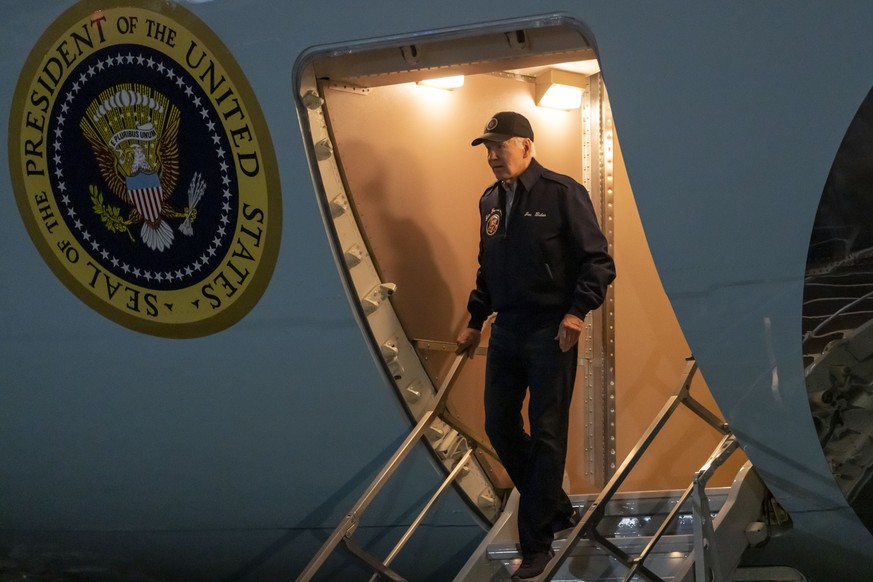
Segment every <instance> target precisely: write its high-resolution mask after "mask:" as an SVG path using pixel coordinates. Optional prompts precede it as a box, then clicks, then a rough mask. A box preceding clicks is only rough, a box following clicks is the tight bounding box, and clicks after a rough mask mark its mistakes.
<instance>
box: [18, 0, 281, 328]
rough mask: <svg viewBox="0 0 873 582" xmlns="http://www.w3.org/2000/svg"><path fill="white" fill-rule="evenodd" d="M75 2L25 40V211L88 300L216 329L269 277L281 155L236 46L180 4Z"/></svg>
mask: <svg viewBox="0 0 873 582" xmlns="http://www.w3.org/2000/svg"><path fill="white" fill-rule="evenodd" d="M139 4H140V3H137V2H129V3H125V4H123V5H122V4H120V3H118V4H115V3H113V2H100V3H93V2H92V3H83V4H79V5H76V6H75V7H73V8H71V9H70V10H69V11H67V12H66V13H65V14H63V15H62V16H61V17H60V18H59V19H58V20H57V21H56V22H55V23H54V25H53V26H52V27H51V28H50V29H49V30H48V31H47V32H46V33H45V34H44V35H43V37H42V38H41V39H40V40H39V41H38V43H37V45H36V47H35V48H34V49H33V51H32V53H31V56H30V58H29V59H28V61H27V64H26V65H25V67H24V70H23V72H22V75H21V77H20V79H19V83H18V87H17V89H16V95H15V99H14V103H15V104H16V105H15V109H13V112H12V116H11V123H10V138H9V141H10V147H9V152H10V169H11V173H12V177H13V183H14V186H15V195H16V199H17V202H18V207H19V210H20V212H21V215H22V218H23V219H24V223H25V225H26V227H27V229H28V232H29V233H30V236H31V238H32V239H33V241H34V243H35V244H36V246H37V248H38V249H39V251H40V253H41V255H42V257H43V258H44V260H45V261H46V262H47V263H48V265H49V266H50V267H51V269H52V271H53V272H54V273H55V274H56V275H57V276H58V277H59V278H60V279H61V280H62V281H63V282H64V284H65V285H66V286H67V287H68V288H69V289H70V290H71V291H72V292H73V293H75V294H76V295H77V296H78V297H79V298H81V299H82V300H83V301H84V302H85V303H87V304H88V305H90V306H91V307H93V308H94V309H96V310H97V311H99V312H100V313H102V314H103V315H105V316H106V317H108V318H110V319H112V320H114V321H116V322H118V323H120V324H122V325H124V326H126V327H129V328H131V329H134V330H137V331H141V332H145V333H150V334H155V335H162V336H168V337H194V336H201V335H206V334H209V333H214V332H217V331H220V330H222V329H224V328H226V327H228V326H230V325H232V324H234V323H236V322H237V321H239V319H241V318H242V317H243V316H244V315H245V314H246V313H247V312H248V311H249V310H250V309H251V308H252V307H253V306H254V305H255V304H256V303H257V301H258V299H259V298H260V296H261V295H262V293H263V291H264V289H265V288H266V285H267V283H268V281H269V279H270V276H271V275H272V271H273V267H274V265H275V261H276V256H277V251H278V243H279V236H280V226H281V225H280V221H281V207H280V194H279V188H278V177H277V171H276V160H275V154H274V153H273V150H272V145H271V141H270V136H269V134H268V131H267V127H266V124H265V123H264V120H263V116H262V114H261V112H260V109H259V107H258V104H257V102H256V100H255V98H254V95H253V93H252V91H251V89H250V88H249V86H248V84H247V81H246V79H245V77H244V76H243V74H242V72H241V71H240V70H239V67H238V66H237V65H236V63H235V62H234V61H233V59H232V58H231V56H230V53H229V52H228V51H227V49H226V48H224V46H223V45H222V44H221V43H220V41H219V40H218V39H217V38H216V37H215V35H214V34H213V33H212V32H211V31H209V29H208V28H207V27H206V26H205V25H204V24H203V23H202V22H200V21H199V20H198V19H197V18H196V17H194V16H193V15H192V14H191V13H189V12H188V11H187V10H185V9H183V8H181V7H179V6H176V5H172V4H158V3H154V2H142V3H141V5H139Z"/></svg>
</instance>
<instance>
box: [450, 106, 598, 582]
mask: <svg viewBox="0 0 873 582" xmlns="http://www.w3.org/2000/svg"><path fill="white" fill-rule="evenodd" d="M533 142H534V133H533V129H532V128H531V125H530V122H528V120H527V119H526V118H525V117H524V116H522V115H520V114H518V113H515V112H511V111H504V112H500V113H497V114H495V115H494V117H492V118H491V120H490V121H489V122H488V124H487V125H486V126H485V132H484V134H482V135H481V136H479V137H477V138H476V139H474V140H473V142H472V145H474V146H477V145H479V144H485V150H486V152H487V155H488V165H489V166H490V167H491V170H492V171H493V172H494V177H495V178H497V182H495V183H494V184H492V185H491V186H489V187H488V188H487V189H486V190H485V193H484V194H483V195H482V198H481V199H480V200H479V214H480V218H481V224H480V239H479V270H478V272H477V273H476V287H475V289H473V291H472V292H471V293H470V299H469V301H468V304H467V309H468V311H469V312H470V321H469V324H468V327H467V328H466V329H465V330H463V331H462V332H461V334H460V335H459V336H458V353H463V354H466V355H467V356H469V357H472V356H473V354H474V353H475V351H476V348H477V347H478V345H479V341H480V334H481V329H482V325H483V324H484V322H485V320H486V318H488V316H489V315H490V314H491V313H492V312H496V313H497V317H496V319H495V321H494V324H493V326H492V329H491V340H490V342H489V346H488V357H487V364H486V371H485V431H486V433H487V434H488V437H489V439H490V440H491V443H492V445H493V446H494V449H495V450H496V451H497V454H498V455H499V457H500V460H501V462H502V463H503V465H504V467H505V468H506V471H507V473H509V476H510V478H511V479H512V481H513V483H514V484H515V486H516V488H517V489H518V491H519V494H520V502H519V511H518V533H519V541H520V544H521V553H522V556H523V560H522V564H521V566H520V567H519V568H518V570H517V571H516V572H515V575H514V576H513V580H529V579H533V578H535V577H536V576H537V575H539V574H540V573H542V571H543V570H544V569H545V566H546V564H548V562H549V560H550V559H551V556H552V555H553V554H552V549H551V545H552V539H553V534H554V532H556V531H558V530H561V529H565V528H567V527H570V526H572V525H574V520H575V519H577V518H576V516H575V512H574V510H573V507H572V505H571V504H570V500H569V498H568V497H567V494H566V493H565V492H564V490H563V488H562V481H563V475H564V463H565V460H566V455H567V432H568V427H569V410H570V399H571V397H572V394H573V385H574V383H575V379H576V362H577V344H578V340H579V335H580V333H581V331H582V321H583V319H584V318H585V316H586V314H588V312H590V311H592V310H594V309H597V308H598V307H599V306H600V305H601V304H602V303H603V300H604V297H605V295H606V290H607V287H608V286H609V284H610V283H611V282H612V280H613V279H614V278H615V265H614V263H613V260H612V258H611V257H610V256H609V254H608V252H607V242H606V239H605V238H604V236H603V233H602V232H601V230H600V227H599V225H598V222H597V216H596V215H595V213H594V207H593V206H592V204H591V199H590V198H589V196H588V192H587V191H586V190H585V188H584V187H583V186H582V185H580V184H579V183H577V182H576V181H575V180H573V179H572V178H570V177H568V176H564V175H561V174H557V173H555V172H552V171H549V170H547V169H545V168H544V167H543V166H542V165H540V163H539V162H538V161H537V160H536V159H534V144H533ZM528 390H529V391H530V402H529V404H528V421H529V425H530V434H527V433H526V432H525V430H524V422H523V419H522V415H521V411H522V403H523V401H524V398H525V394H526V393H527V392H528Z"/></svg>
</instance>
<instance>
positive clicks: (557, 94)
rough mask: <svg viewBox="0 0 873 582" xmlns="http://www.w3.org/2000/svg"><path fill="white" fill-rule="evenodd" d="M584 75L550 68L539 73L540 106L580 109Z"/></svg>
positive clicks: (538, 99)
mask: <svg viewBox="0 0 873 582" xmlns="http://www.w3.org/2000/svg"><path fill="white" fill-rule="evenodd" d="M586 80H587V78H586V77H585V76H584V75H578V74H576V73H568V72H567V71H559V70H554V69H549V70H547V71H543V72H542V73H540V74H539V75H537V80H536V102H537V105H539V106H540V107H551V108H552V109H563V110H565V111H569V110H570V109H579V108H580V107H581V106H582V87H584V86H585V84H586Z"/></svg>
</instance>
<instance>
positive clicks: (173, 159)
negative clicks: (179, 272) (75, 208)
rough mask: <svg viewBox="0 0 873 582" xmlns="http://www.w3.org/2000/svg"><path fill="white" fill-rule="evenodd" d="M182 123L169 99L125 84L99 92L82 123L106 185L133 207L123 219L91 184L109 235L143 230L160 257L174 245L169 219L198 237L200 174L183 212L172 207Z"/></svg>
mask: <svg viewBox="0 0 873 582" xmlns="http://www.w3.org/2000/svg"><path fill="white" fill-rule="evenodd" d="M179 119H180V113H179V109H178V108H177V107H175V106H174V105H172V104H171V103H170V102H169V99H167V98H166V97H165V96H164V95H162V94H161V93H159V92H157V91H155V90H153V89H151V88H150V87H147V86H145V85H140V84H132V83H126V84H121V85H116V86H114V87H110V88H108V89H106V90H105V91H103V92H102V93H100V95H99V96H98V97H97V98H96V99H94V101H92V102H91V104H90V105H89V106H88V108H87V110H86V112H85V115H84V116H83V117H82V119H81V121H80V123H79V127H80V128H81V130H82V134H83V135H84V136H85V139H86V140H87V141H88V143H89V144H90V146H91V150H92V151H93V153H94V157H95V159H96V161H97V165H98V167H99V169H100V175H101V177H102V178H103V181H104V183H105V185H106V186H107V187H108V188H109V190H110V191H111V192H112V194H114V195H115V196H116V197H117V198H118V199H119V200H121V201H122V202H124V203H125V204H126V205H127V206H128V207H129V210H128V212H127V215H126V216H122V214H121V209H120V208H118V207H113V206H109V205H106V204H104V201H103V196H102V194H101V193H100V192H99V189H98V188H97V187H96V186H93V185H92V187H91V188H90V191H91V201H92V204H93V208H94V211H95V212H96V213H97V214H98V215H100V217H101V219H102V221H103V223H104V225H106V227H107V229H109V230H110V231H115V232H128V231H129V229H130V228H132V227H135V226H136V225H140V227H139V236H140V239H141V240H142V241H143V242H144V243H145V245H146V246H147V247H148V248H150V249H152V250H154V251H159V252H163V251H165V250H167V249H169V248H170V247H171V246H172V245H173V240H174V238H175V236H174V233H173V229H172V227H171V226H170V225H169V224H168V221H169V220H170V219H176V218H182V219H184V221H183V223H182V224H181V225H180V227H179V230H180V232H182V233H183V234H186V235H189V236H191V235H192V234H193V229H192V226H191V223H192V222H193V221H194V219H195V218H196V216H197V214H196V206H197V204H198V203H199V201H200V198H201V197H202V196H203V193H204V191H205V189H206V184H205V182H204V181H203V179H202V177H201V176H200V174H199V173H195V174H194V177H193V179H192V180H191V184H190V186H189V189H188V207H186V208H185V210H184V212H178V211H176V210H175V209H174V208H173V207H172V206H171V205H170V203H169V200H170V198H171V196H172V195H173V193H174V191H175V189H176V185H177V183H178V181H179V146H178V139H179ZM131 238H132V236H131Z"/></svg>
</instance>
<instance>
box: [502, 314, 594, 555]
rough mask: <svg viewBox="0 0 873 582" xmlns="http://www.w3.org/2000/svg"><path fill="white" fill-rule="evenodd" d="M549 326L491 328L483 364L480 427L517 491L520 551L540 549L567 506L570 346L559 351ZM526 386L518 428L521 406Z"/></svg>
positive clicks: (554, 328) (573, 367)
mask: <svg viewBox="0 0 873 582" xmlns="http://www.w3.org/2000/svg"><path fill="white" fill-rule="evenodd" d="M557 331H558V325H557V323H556V324H555V325H554V326H549V327H546V328H540V329H537V330H534V331H526V332H519V331H514V330H509V329H505V328H502V327H500V326H499V325H494V326H492V328H491V339H490V341H489V342H488V361H487V365H486V368H485V432H486V433H487V434H488V438H489V439H490V440H491V444H492V445H493V446H494V450H495V451H496V452H497V454H498V456H499V457H500V461H501V462H502V463H503V466H504V467H505V468H506V471H507V473H509V476H510V478H512V482H513V483H514V484H515V487H516V488H517V489H518V491H519V494H520V497H519V512H518V534H519V540H520V541H521V551H522V553H523V554H525V555H529V554H532V553H536V552H543V551H548V550H549V549H550V548H551V544H552V535H553V532H552V524H553V523H555V522H558V523H560V522H562V521H566V518H567V516H569V515H570V514H571V513H572V511H573V508H572V505H571V504H570V500H569V498H568V497H567V494H566V493H565V492H564V490H563V487H562V481H563V477H564V463H565V460H566V457H567V430H568V427H569V415H570V399H571V397H572V395H573V384H574V382H575V379H576V359H577V356H576V354H577V349H576V347H574V348H573V349H571V350H570V351H568V352H562V351H561V350H560V348H559V347H558V342H557V340H555V335H556V334H557ZM528 389H529V390H530V401H529V403H528V421H529V424H530V434H529V435H528V434H527V433H526V432H525V430H524V422H523V419H522V414H521V409H522V404H523V402H524V398H525V394H526V392H527V391H528Z"/></svg>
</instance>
